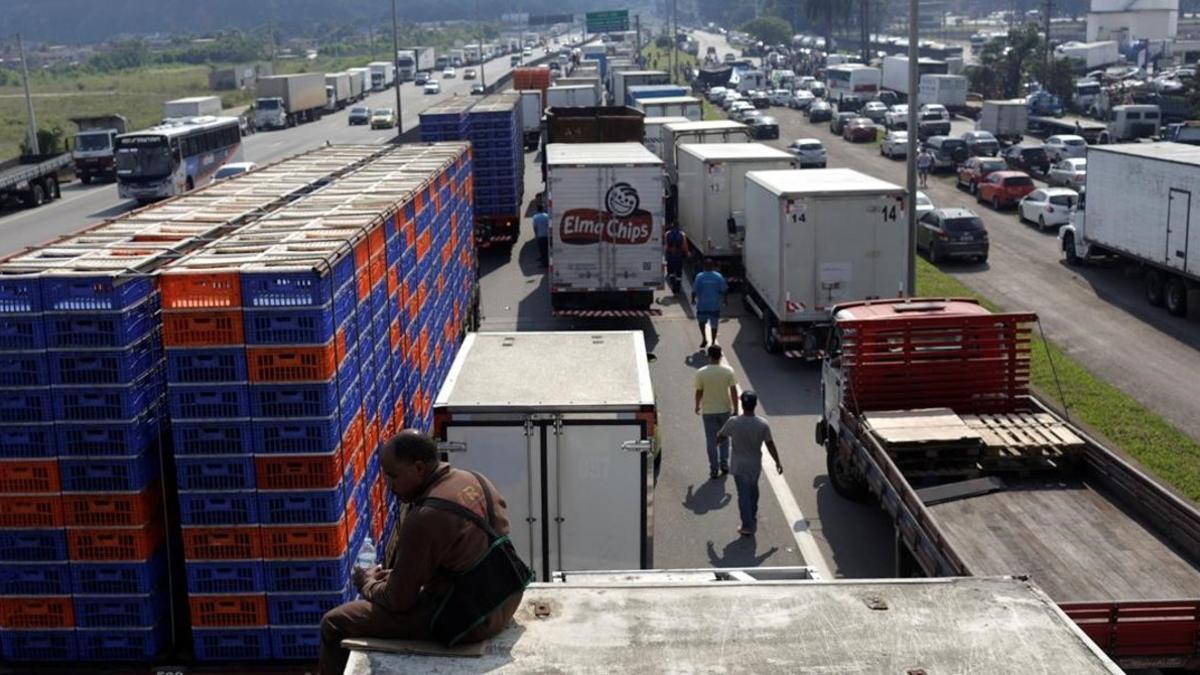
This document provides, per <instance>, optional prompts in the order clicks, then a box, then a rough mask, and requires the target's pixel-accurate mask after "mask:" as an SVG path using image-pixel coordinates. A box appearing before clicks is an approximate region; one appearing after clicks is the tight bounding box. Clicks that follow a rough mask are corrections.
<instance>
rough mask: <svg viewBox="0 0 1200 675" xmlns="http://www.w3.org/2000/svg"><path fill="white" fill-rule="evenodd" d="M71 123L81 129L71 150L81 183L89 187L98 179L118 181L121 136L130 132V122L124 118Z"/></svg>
mask: <svg viewBox="0 0 1200 675" xmlns="http://www.w3.org/2000/svg"><path fill="white" fill-rule="evenodd" d="M71 121H72V122H74V123H75V124H76V126H78V127H79V133H77V134H75V140H74V143H73V145H72V146H71V147H72V150H71V159H72V161H73V162H74V165H75V175H76V176H78V177H79V181H80V182H81V183H83V184H84V185H87V184H89V183H91V182H92V181H93V180H96V179H98V178H103V179H107V180H116V179H117V173H116V163H115V161H114V160H115V148H116V141H117V136H118V135H119V134H123V133H125V132H126V131H128V127H129V121H128V120H126V119H125V117H124V116H122V115H99V116H95V117H72V118H71Z"/></svg>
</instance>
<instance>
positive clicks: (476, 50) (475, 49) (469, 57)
mask: <svg viewBox="0 0 1200 675" xmlns="http://www.w3.org/2000/svg"><path fill="white" fill-rule="evenodd" d="M482 54H483V46H482V45H479V44H473V45H467V46H466V47H464V48H463V65H467V66H473V65H475V64H477V63H479V61H480V56H481V55H482Z"/></svg>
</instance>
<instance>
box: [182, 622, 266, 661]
mask: <svg viewBox="0 0 1200 675" xmlns="http://www.w3.org/2000/svg"><path fill="white" fill-rule="evenodd" d="M192 650H193V651H194V652H195V655H196V660H197V661H266V660H268V659H270V658H271V631H270V630H268V629H266V628H193V629H192Z"/></svg>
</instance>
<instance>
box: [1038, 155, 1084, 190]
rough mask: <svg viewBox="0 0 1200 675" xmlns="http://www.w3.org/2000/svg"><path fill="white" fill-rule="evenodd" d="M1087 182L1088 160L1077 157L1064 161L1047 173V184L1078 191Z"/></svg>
mask: <svg viewBox="0 0 1200 675" xmlns="http://www.w3.org/2000/svg"><path fill="white" fill-rule="evenodd" d="M1086 181H1087V160H1086V159H1083V158H1079V157H1076V158H1074V159H1064V160H1063V161H1061V162H1058V163H1056V164H1054V165H1053V166H1051V167H1050V170H1049V171H1047V172H1046V184H1048V185H1051V186H1054V185H1060V186H1062V187H1069V188H1072V189H1075V190H1078V189H1080V188H1082V187H1083V184H1084V183H1085V182H1086Z"/></svg>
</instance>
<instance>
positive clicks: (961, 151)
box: [925, 136, 968, 171]
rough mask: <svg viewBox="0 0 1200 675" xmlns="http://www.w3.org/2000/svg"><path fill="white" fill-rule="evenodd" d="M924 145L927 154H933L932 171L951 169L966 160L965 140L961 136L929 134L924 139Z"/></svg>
mask: <svg viewBox="0 0 1200 675" xmlns="http://www.w3.org/2000/svg"><path fill="white" fill-rule="evenodd" d="M925 147H926V148H928V149H929V154H931V155H933V170H934V171H939V170H943V169H948V170H951V171H953V170H954V169H957V168H958V165H959V164H961V163H963V162H965V161H966V160H967V156H968V153H967V142H966V141H964V140H962V139H961V138H951V137H949V136H930V137H929V138H927V139H926V140H925Z"/></svg>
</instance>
